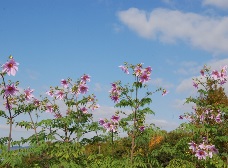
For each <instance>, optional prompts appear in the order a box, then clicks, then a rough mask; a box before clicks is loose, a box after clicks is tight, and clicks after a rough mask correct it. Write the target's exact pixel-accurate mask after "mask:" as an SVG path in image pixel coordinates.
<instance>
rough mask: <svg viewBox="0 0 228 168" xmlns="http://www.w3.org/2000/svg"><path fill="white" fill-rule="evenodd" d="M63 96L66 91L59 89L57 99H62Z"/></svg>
mask: <svg viewBox="0 0 228 168" xmlns="http://www.w3.org/2000/svg"><path fill="white" fill-rule="evenodd" d="M63 98H64V91H62V90H59V91H58V92H57V93H56V99H60V100H62V99H63Z"/></svg>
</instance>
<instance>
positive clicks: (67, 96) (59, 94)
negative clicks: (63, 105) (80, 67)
mask: <svg viewBox="0 0 228 168" xmlns="http://www.w3.org/2000/svg"><path fill="white" fill-rule="evenodd" d="M87 82H90V76H89V75H86V74H84V75H83V76H81V78H80V80H78V81H77V82H76V83H72V82H71V79H68V80H66V79H62V80H61V86H62V87H55V88H53V87H51V89H50V90H49V91H47V92H46V94H47V95H49V96H51V97H52V98H54V100H63V101H65V102H67V101H69V100H72V101H77V99H78V96H79V95H80V94H86V93H87V92H88V90H89V89H88V86H87V85H86V83H87ZM82 102H84V103H77V105H76V104H74V105H76V106H77V110H78V111H81V112H82V113H83V114H87V113H88V110H89V109H90V110H92V111H93V110H95V109H97V108H99V105H98V104H96V96H95V95H93V94H92V95H89V96H88V97H83V101H82ZM85 102H86V103H85ZM72 108H73V107H72ZM45 110H46V112H50V113H54V115H55V116H56V118H60V117H62V114H61V113H60V112H59V109H58V107H57V105H56V104H52V103H51V102H50V103H47V102H46V106H45ZM72 111H74V110H73V109H70V108H68V109H67V111H66V114H67V115H68V114H70V113H71V112H72Z"/></svg>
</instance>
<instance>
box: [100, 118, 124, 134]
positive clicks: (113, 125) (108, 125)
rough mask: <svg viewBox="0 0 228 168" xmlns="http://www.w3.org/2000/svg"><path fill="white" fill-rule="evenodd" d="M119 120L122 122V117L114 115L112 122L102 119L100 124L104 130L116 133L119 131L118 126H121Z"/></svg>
mask: <svg viewBox="0 0 228 168" xmlns="http://www.w3.org/2000/svg"><path fill="white" fill-rule="evenodd" d="M119 120H120V116H118V115H113V116H112V117H111V120H110V121H109V120H107V119H102V118H101V119H100V120H99V124H100V125H101V126H103V128H104V129H106V130H107V131H110V132H116V131H117V126H118V124H119Z"/></svg>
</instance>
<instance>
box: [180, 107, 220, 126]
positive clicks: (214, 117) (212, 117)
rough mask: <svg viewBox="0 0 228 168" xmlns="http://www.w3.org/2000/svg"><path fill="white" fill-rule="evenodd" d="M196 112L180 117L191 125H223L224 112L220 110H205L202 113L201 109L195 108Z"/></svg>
mask: <svg viewBox="0 0 228 168" xmlns="http://www.w3.org/2000/svg"><path fill="white" fill-rule="evenodd" d="M194 110H195V112H194V113H192V114H185V115H180V116H179V119H186V120H188V121H189V122H191V123H194V122H198V123H210V122H212V123H213V122H216V123H218V124H219V123H221V122H222V119H221V117H222V114H223V113H222V112H221V111H220V110H212V109H205V110H203V111H202V112H201V113H199V112H198V111H200V110H199V109H196V108H194Z"/></svg>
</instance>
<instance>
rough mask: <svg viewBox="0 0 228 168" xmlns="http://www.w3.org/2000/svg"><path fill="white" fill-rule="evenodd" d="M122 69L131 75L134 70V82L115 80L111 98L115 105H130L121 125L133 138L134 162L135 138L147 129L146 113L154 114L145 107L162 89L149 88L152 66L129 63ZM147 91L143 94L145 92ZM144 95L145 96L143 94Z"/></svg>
mask: <svg viewBox="0 0 228 168" xmlns="http://www.w3.org/2000/svg"><path fill="white" fill-rule="evenodd" d="M119 68H121V70H122V71H123V72H124V73H125V74H127V75H129V74H130V71H132V73H131V74H132V76H133V78H134V82H133V83H132V85H130V84H126V85H122V83H121V82H120V81H117V82H113V83H112V84H111V90H110V98H111V100H113V101H114V103H115V107H129V108H130V109H131V113H130V114H127V113H124V112H122V113H124V114H126V117H125V118H122V119H121V121H120V124H119V125H120V126H121V127H122V128H123V130H124V131H127V132H128V135H129V136H130V137H131V139H132V143H131V163H132V162H133V156H134V149H135V147H136V144H135V140H136V138H137V137H138V136H140V134H141V133H142V132H143V131H144V130H145V128H146V127H145V117H146V114H154V112H153V111H152V110H151V109H150V108H149V107H145V106H146V105H149V104H150V103H151V102H152V99H151V97H150V96H151V95H152V94H153V93H155V92H157V91H161V90H162V89H161V88H159V89H157V90H155V91H154V92H150V91H149V90H148V85H147V83H148V82H149V81H150V80H151V73H152V68H151V67H150V66H148V67H146V68H144V67H143V64H142V63H140V64H136V65H132V64H128V63H124V65H121V66H119ZM144 91H145V92H146V93H145V95H143V92H144ZM165 94H167V91H166V90H165V89H163V93H162V95H165ZM142 95H143V96H142Z"/></svg>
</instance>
